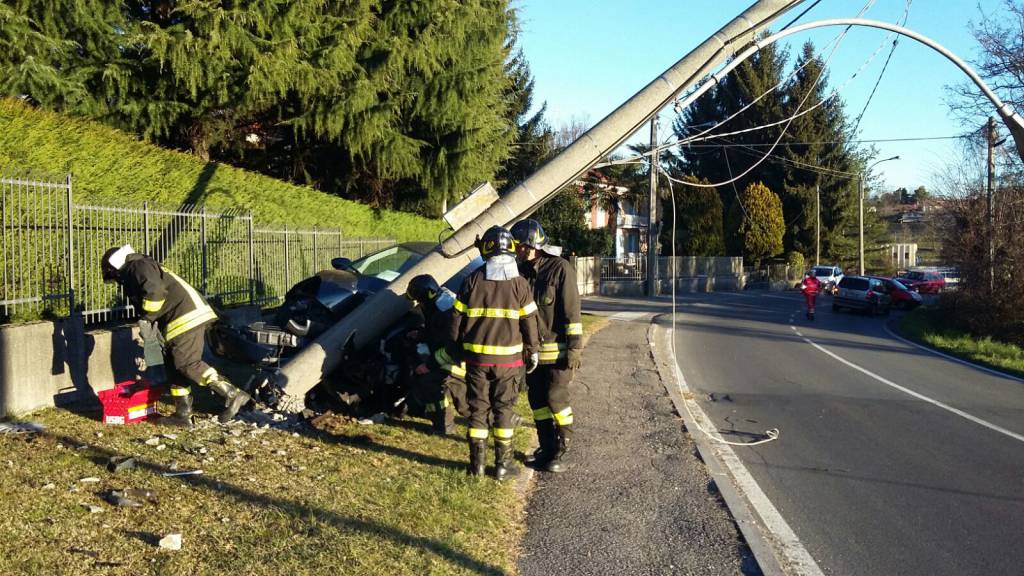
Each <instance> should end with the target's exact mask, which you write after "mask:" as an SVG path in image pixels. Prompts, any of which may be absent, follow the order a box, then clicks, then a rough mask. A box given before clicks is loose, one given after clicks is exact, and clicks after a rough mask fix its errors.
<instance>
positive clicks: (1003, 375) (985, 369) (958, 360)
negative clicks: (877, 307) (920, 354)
mask: <svg viewBox="0 0 1024 576" xmlns="http://www.w3.org/2000/svg"><path fill="white" fill-rule="evenodd" d="M882 327H883V328H885V331H886V332H887V333H888V334H889V336H892V337H893V338H895V339H897V340H899V341H900V342H903V343H904V344H909V345H911V346H913V347H914V348H920V349H921V350H924V351H925V352H931V353H932V354H935V355H936V356H942V357H943V358H945V359H946V360H952V361H953V362H956V363H957V364H963V365H964V366H970V367H971V368H975V369H978V370H981V371H982V372H988V373H989V374H994V375H996V376H999V377H1001V378H1007V379H1009V380H1015V381H1017V382H1024V378H1018V377H1016V376H1013V375H1011V374H1007V373H1006V372H1000V371H999V370H993V369H992V368H989V367H987V366H982V365H980V364H975V363H974V362H968V361H967V360H964V359H963V358H957V357H956V356H950V355H949V354H944V353H942V352H939V351H938V350H936V349H934V348H929V347H927V346H922V345H920V344H918V343H917V342H914V341H912V340H907V339H906V338H904V337H902V336H900V335H899V334H897V333H895V332H893V331H892V330H890V329H889V326H888V325H884V324H883V325H882Z"/></svg>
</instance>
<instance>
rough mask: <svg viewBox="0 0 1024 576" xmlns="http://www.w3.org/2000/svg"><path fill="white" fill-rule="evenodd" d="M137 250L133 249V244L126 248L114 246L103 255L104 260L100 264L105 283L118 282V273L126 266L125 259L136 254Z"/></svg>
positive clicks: (127, 245)
mask: <svg viewBox="0 0 1024 576" xmlns="http://www.w3.org/2000/svg"><path fill="white" fill-rule="evenodd" d="M134 253H135V250H133V249H132V247H131V244H125V245H124V246H114V247H113V248H110V249H108V250H107V251H106V252H104V253H103V260H102V261H101V262H100V269H101V270H102V274H103V281H104V282H115V281H117V277H118V273H119V272H120V270H121V267H123V266H124V259H125V257H126V256H128V255H129V254H134Z"/></svg>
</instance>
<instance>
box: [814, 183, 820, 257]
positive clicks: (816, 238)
mask: <svg viewBox="0 0 1024 576" xmlns="http://www.w3.org/2000/svg"><path fill="white" fill-rule="evenodd" d="M814 196H815V197H816V198H817V200H816V208H815V209H814V213H815V214H817V223H816V224H815V226H814V265H815V266H820V265H821V185H820V184H815V185H814Z"/></svg>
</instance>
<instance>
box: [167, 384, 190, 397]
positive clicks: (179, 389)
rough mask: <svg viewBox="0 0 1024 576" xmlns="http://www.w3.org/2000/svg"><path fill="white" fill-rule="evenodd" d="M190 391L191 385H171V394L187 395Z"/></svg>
mask: <svg viewBox="0 0 1024 576" xmlns="http://www.w3.org/2000/svg"><path fill="white" fill-rule="evenodd" d="M191 393H192V387H191V386H171V396H188V395H189V394H191Z"/></svg>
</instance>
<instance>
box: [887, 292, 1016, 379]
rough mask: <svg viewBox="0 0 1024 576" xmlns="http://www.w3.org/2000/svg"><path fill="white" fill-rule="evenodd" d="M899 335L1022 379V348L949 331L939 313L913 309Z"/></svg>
mask: <svg viewBox="0 0 1024 576" xmlns="http://www.w3.org/2000/svg"><path fill="white" fill-rule="evenodd" d="M900 332H902V333H903V335H904V336H906V337H908V338H910V339H911V340H915V341H917V342H920V343H922V344H927V345H928V346H931V347H933V348H936V349H938V350H941V351H943V352H946V353H947V354H951V355H953V356H957V357H959V358H963V359H964V360H969V361H971V362H976V363H978V364H984V365H986V366H990V367H992V368H995V369H997V370H1003V371H1005V372H1008V373H1010V374H1014V375H1017V376H1024V349H1021V347H1019V346H1015V345H1013V344H1008V343H1006V342H1000V341H998V340H993V339H992V338H988V337H986V338H978V337H976V336H973V335H971V334H968V333H966V332H961V331H958V330H955V329H952V328H950V327H949V326H948V325H947V324H946V323H945V321H944V319H943V317H942V312H941V311H939V310H933V309H928V308H919V309H917V310H914V311H913V312H911V313H910V314H907V315H906V316H905V317H904V318H903V320H902V322H901V324H900Z"/></svg>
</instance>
